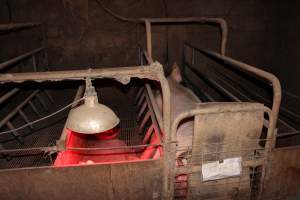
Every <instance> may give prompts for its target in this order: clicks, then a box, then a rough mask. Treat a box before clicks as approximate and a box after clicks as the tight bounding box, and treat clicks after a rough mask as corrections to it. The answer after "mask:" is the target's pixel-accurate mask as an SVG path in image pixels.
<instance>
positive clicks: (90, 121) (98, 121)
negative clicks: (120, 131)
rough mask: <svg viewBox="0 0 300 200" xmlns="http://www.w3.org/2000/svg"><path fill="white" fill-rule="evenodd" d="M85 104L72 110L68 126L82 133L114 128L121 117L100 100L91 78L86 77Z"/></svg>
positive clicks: (94, 132) (99, 131) (95, 132)
mask: <svg viewBox="0 0 300 200" xmlns="http://www.w3.org/2000/svg"><path fill="white" fill-rule="evenodd" d="M84 96H85V100H84V104H83V105H80V106H78V107H77V108H74V109H72V110H71V111H70V114H69V117H68V120H67V123H66V127H67V128H68V129H70V130H72V131H74V132H77V133H82V134H97V133H101V132H104V131H107V130H110V129H112V128H114V127H115V126H116V125H118V124H119V122H120V119H119V118H118V117H117V115H116V114H115V113H114V112H113V111H112V110H111V109H110V108H109V107H107V106H105V105H103V104H100V103H99V102H98V97H97V92H96V90H95V88H94V87H93V85H92V82H91V79H90V78H87V79H86V89H85V93H84Z"/></svg>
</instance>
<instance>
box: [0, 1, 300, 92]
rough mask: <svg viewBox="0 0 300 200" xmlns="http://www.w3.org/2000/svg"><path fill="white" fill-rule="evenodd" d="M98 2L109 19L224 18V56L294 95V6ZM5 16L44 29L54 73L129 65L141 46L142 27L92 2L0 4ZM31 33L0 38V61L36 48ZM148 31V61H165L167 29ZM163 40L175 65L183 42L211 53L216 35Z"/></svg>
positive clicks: (178, 32)
mask: <svg viewBox="0 0 300 200" xmlns="http://www.w3.org/2000/svg"><path fill="white" fill-rule="evenodd" d="M6 2H9V3H8V4H7V3H6ZM104 3H105V5H106V6H107V7H109V8H111V10H113V11H114V12H115V13H118V14H120V15H122V16H126V17H131V18H137V17H164V16H169V17H184V16H207V17H223V18H225V19H226V20H227V21H228V24H229V41H228V48H227V55H229V56H231V57H234V58H236V59H239V60H241V61H244V62H246V63H249V64H252V65H255V66H259V67H261V68H263V69H266V70H268V71H270V72H273V73H275V74H276V75H277V76H278V77H279V78H280V79H281V82H282V85H283V87H284V88H286V89H287V90H289V91H291V92H294V93H297V94H300V92H299V89H298V84H297V83H299V81H298V77H299V75H300V70H299V65H300V58H299V56H298V55H299V48H300V47H299V46H300V44H299V43H300V40H299V38H298V37H299V36H298V35H299V33H300V20H299V18H300V16H299V10H300V3H299V1H269V0H263V1H262V0H247V1H240V0H226V1H223V0H210V1H204V0H189V1H187V0H165V3H164V1H163V0H126V1H120V0H110V1H108V0H104ZM7 5H9V6H7ZM8 7H10V10H11V12H8ZM9 13H10V14H9ZM9 16H11V17H9ZM9 18H10V20H11V21H13V22H25V21H41V22H43V23H44V24H45V38H46V43H47V47H48V53H49V63H50V65H51V66H52V69H64V68H68V69H71V68H72V69H75V68H86V67H90V66H127V65H134V64H137V44H138V43H141V42H143V41H144V40H143V39H144V35H143V33H144V28H143V26H140V25H136V24H134V23H126V22H120V21H118V20H116V19H115V18H113V17H112V16H110V15H109V14H107V13H106V12H105V11H104V10H103V9H102V8H101V6H100V5H99V4H97V3H96V1H95V0H40V1H36V0H9V1H6V0H0V22H1V23H5V22H8V21H9ZM34 31H35V34H33V37H32V38H33V39H32V41H31V40H30V34H29V33H28V32H26V31H22V33H18V34H19V35H17V36H15V37H14V39H12V40H9V39H8V38H7V37H8V36H4V35H1V36H0V42H1V50H0V53H1V58H3V59H4V57H5V55H7V56H8V57H10V56H12V55H13V54H14V53H15V54H16V51H13V50H10V51H7V48H8V47H11V48H10V49H14V48H15V49H19V51H18V53H19V52H22V51H25V49H28V50H30V49H32V48H34V46H38V45H39V42H40V41H41V39H39V40H37V39H36V38H38V37H40V36H39V31H40V32H41V30H32V32H34ZM153 32H154V34H153V39H154V48H153V50H154V56H155V58H157V59H158V60H159V61H161V62H162V63H165V62H166V61H167V59H166V57H167V54H166V28H165V27H164V26H156V27H155V28H153ZM20 38H21V39H22V41H24V39H25V40H26V41H25V43H22V42H20V41H19V40H21V39H20ZM168 38H169V39H168V46H169V48H168V50H169V51H168V58H169V63H172V62H173V61H180V54H181V51H182V49H181V44H182V41H183V40H184V39H188V40H190V41H192V42H193V43H195V44H196V45H197V46H199V47H208V48H213V49H217V46H218V44H219V43H218V40H219V35H218V29H217V28H214V27H210V26H203V27H197V26H192V27H190V26H172V27H169V28H168ZM3 46H4V47H5V48H3ZM24 46H25V47H24ZM8 52H10V53H8Z"/></svg>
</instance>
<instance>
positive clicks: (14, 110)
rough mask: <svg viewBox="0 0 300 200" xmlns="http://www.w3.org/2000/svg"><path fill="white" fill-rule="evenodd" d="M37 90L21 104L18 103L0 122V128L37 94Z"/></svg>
mask: <svg viewBox="0 0 300 200" xmlns="http://www.w3.org/2000/svg"><path fill="white" fill-rule="evenodd" d="M38 92H39V90H35V91H34V92H32V93H31V94H30V95H29V96H28V97H27V98H26V99H25V100H24V101H23V102H22V103H20V104H19V105H18V106H17V107H16V108H15V109H13V110H12V111H11V112H10V113H8V114H7V115H6V116H5V118H4V119H2V120H1V121H0V128H1V127H2V126H3V125H5V124H6V123H7V122H8V121H9V120H10V119H11V118H12V117H13V116H15V114H17V113H18V112H19V110H21V109H22V108H23V107H24V106H25V105H26V104H27V103H28V102H29V101H30V100H31V99H32V98H33V97H34V96H35V95H36V94H37V93H38Z"/></svg>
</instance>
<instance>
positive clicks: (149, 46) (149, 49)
mask: <svg viewBox="0 0 300 200" xmlns="http://www.w3.org/2000/svg"><path fill="white" fill-rule="evenodd" d="M145 26H146V36H147V52H148V56H149V58H151V60H152V35H151V22H150V21H149V20H145Z"/></svg>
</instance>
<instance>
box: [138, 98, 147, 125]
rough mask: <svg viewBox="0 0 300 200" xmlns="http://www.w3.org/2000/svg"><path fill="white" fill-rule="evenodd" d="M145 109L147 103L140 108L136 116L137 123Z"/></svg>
mask: <svg viewBox="0 0 300 200" xmlns="http://www.w3.org/2000/svg"><path fill="white" fill-rule="evenodd" d="M146 108H147V102H144V104H143V106H142V108H141V109H140V111H139V113H138V115H137V120H138V121H139V120H140V118H141V116H142V114H143V113H144V111H145V109H146Z"/></svg>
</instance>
